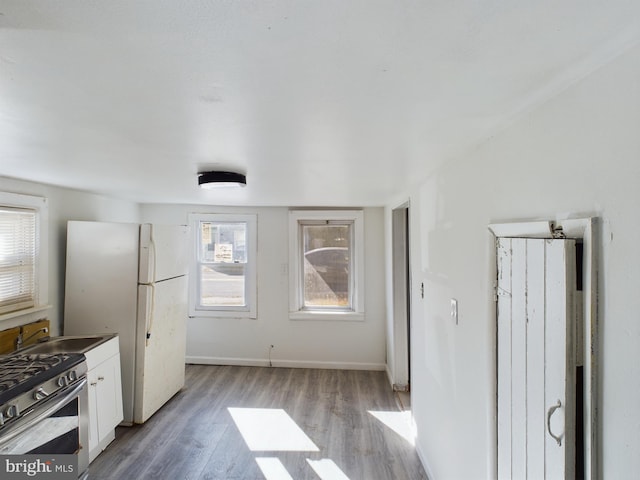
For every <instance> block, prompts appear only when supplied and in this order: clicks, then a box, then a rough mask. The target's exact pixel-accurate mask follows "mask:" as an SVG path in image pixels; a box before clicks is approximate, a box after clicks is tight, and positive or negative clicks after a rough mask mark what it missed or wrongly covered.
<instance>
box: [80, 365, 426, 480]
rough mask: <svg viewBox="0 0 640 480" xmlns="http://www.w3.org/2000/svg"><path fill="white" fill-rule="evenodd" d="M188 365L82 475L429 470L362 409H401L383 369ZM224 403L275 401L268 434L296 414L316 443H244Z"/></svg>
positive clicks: (355, 478)
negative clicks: (181, 383) (149, 413)
mask: <svg viewBox="0 0 640 480" xmlns="http://www.w3.org/2000/svg"><path fill="white" fill-rule="evenodd" d="M186 375H187V377H186V385H185V388H184V389H183V390H182V391H181V392H179V393H178V394H177V395H176V396H175V397H174V398H173V399H171V401H169V402H168V403H167V404H166V405H165V406H164V407H163V408H162V409H161V410H160V411H158V412H157V413H156V414H155V415H154V416H153V417H152V418H151V419H149V420H148V421H147V422H146V423H145V424H143V425H136V426H133V427H118V428H117V430H116V439H115V441H114V442H113V443H112V444H111V445H110V446H109V447H108V448H107V449H106V450H105V451H104V452H103V453H102V454H101V455H100V456H98V458H96V459H95V460H94V461H93V463H92V464H91V465H90V467H89V478H90V480H140V479H160V480H165V479H166V480H180V479H185V480H186V479H193V480H200V479H201V480H205V479H206V480H214V479H215V480H254V479H260V480H290V479H293V480H304V479H314V480H318V479H320V480H403V479H408V480H421V479H426V478H427V477H426V475H425V473H424V470H423V468H422V465H421V464H420V461H419V459H418V456H417V454H416V452H415V449H414V447H413V446H412V445H411V444H410V443H409V442H408V441H407V440H406V439H405V438H403V437H402V436H400V435H399V434H398V433H396V432H395V431H394V430H393V429H391V428H389V427H388V426H387V425H385V424H384V423H382V422H381V421H380V420H378V419H377V417H375V416H374V415H373V414H372V413H369V412H395V413H391V416H392V417H393V416H394V415H396V416H397V415H398V414H399V412H400V408H401V405H402V403H401V402H399V401H398V398H397V397H396V396H395V395H394V393H393V392H392V391H391V389H390V387H389V383H388V381H387V378H386V376H385V374H384V373H383V372H372V371H351V370H313V369H290V368H259V367H231V366H210V365H187V370H186ZM158 381H162V379H161V378H159V379H158ZM230 408H231V409H232V411H234V412H236V410H233V409H247V410H241V411H240V410H239V411H240V412H249V413H252V412H257V413H258V414H264V413H265V412H266V413H269V412H274V411H277V410H283V411H284V413H282V412H279V413H280V414H281V415H280V417H278V418H280V420H282V419H283V418H285V419H289V424H287V423H286V422H284V423H282V427H280V426H278V424H277V423H276V424H274V425H273V430H274V432H273V434H274V435H275V436H274V442H275V443H280V440H282V438H281V437H282V436H284V435H286V432H287V428H288V427H290V426H291V425H290V424H293V423H294V422H295V424H297V426H298V427H299V429H301V430H302V432H304V434H306V436H307V437H308V440H310V441H311V442H313V444H314V445H315V446H316V447H317V451H295V447H294V450H292V451H283V450H280V451H273V450H270V448H271V447H270V446H264V445H262V446H259V447H257V448H260V450H256V447H255V446H254V447H253V448H254V450H253V451H252V450H251V449H250V448H249V446H248V443H247V441H246V440H245V437H243V435H242V434H241V433H240V430H239V428H238V426H237V424H236V423H235V421H234V419H233V418H232V416H231V413H230V411H229V409H230ZM249 409H255V410H249ZM262 409H269V410H262ZM259 418H260V417H259ZM255 422H256V424H257V423H260V420H256V421H255ZM269 425H271V423H269ZM256 426H257V427H260V425H256ZM262 426H264V425H262ZM246 427H247V426H246V425H245V427H244V428H246ZM249 427H251V425H249ZM276 440H277V441H276ZM280 448H282V447H280ZM312 465H313V466H312ZM314 467H315V468H314ZM316 470H317V471H316ZM317 472H319V473H317Z"/></svg>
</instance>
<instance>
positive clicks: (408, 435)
mask: <svg viewBox="0 0 640 480" xmlns="http://www.w3.org/2000/svg"><path fill="white" fill-rule="evenodd" d="M369 413H370V414H371V415H373V416H374V417H375V418H377V419H378V420H380V421H381V422H382V423H383V424H385V425H386V426H387V427H389V428H390V429H391V430H393V431H394V432H396V433H397V434H398V435H400V436H401V437H402V438H404V439H405V440H406V441H407V442H409V444H410V445H413V446H415V437H416V436H415V429H414V427H413V418H412V417H411V411H410V410H405V411H404V412H375V411H372V410H369Z"/></svg>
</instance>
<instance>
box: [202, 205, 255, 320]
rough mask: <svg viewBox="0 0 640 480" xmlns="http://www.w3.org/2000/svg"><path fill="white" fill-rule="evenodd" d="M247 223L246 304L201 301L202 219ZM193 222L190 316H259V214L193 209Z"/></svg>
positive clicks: (203, 220)
mask: <svg viewBox="0 0 640 480" xmlns="http://www.w3.org/2000/svg"><path fill="white" fill-rule="evenodd" d="M201 222H213V223H216V222H219V223H244V224H246V228H247V237H246V253H247V262H246V263H245V285H244V286H245V305H237V306H236V305H217V306H203V305H200V304H199V303H200V265H201V262H199V259H198V252H199V248H200V243H199V242H200V223H201ZM189 225H190V226H191V231H192V232H193V234H192V237H193V243H192V255H191V275H190V281H189V317H228V318H252V319H255V318H257V284H256V274H257V268H256V267H257V251H258V248H257V215H255V214H233V213H192V214H189Z"/></svg>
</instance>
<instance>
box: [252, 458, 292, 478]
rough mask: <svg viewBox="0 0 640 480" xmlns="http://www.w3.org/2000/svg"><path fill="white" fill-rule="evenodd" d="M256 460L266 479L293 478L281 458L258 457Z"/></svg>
mask: <svg viewBox="0 0 640 480" xmlns="http://www.w3.org/2000/svg"><path fill="white" fill-rule="evenodd" d="M256 462H257V463H258V467H260V470H261V471H262V474H263V475H264V478H265V479H266V480H293V477H292V476H291V475H289V472H287V469H286V468H285V466H284V465H283V464H282V462H281V461H280V459H278V458H276V457H257V458H256Z"/></svg>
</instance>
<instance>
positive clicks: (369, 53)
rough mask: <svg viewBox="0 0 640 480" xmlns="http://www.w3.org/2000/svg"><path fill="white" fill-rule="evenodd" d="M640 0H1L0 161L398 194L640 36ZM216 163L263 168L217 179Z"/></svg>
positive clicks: (9, 165) (162, 183) (31, 173)
mask: <svg viewBox="0 0 640 480" xmlns="http://www.w3.org/2000/svg"><path fill="white" fill-rule="evenodd" d="M639 19H640V2H639V1H638V0H629V1H624V0H608V1H606V2H604V1H601V0H598V1H596V0H575V1H558V0H538V1H532V0H519V1H516V0H513V1H508V2H505V1H504V0H485V1H477V0H474V1H471V0H458V1H446V0H438V1H436V0H423V1H419V0H413V1H408V0H316V1H312V0H270V1H264V0H235V1H234V0H190V1H177V0H144V1H139V0H137V1H134V0H109V1H107V0H104V1H97V0H56V1H51V0H0V175H3V176H8V177H16V178H21V179H26V180H34V181H38V182H44V183H50V184H54V185H60V186H65V187H71V188H80V189H86V190H91V191H96V192H100V193H105V194H109V195H114V196H117V197H121V198H125V199H131V200H135V201H140V202H170V203H212V204H222V205H296V206H303V205H322V206H334V205H345V206H355V205H360V206H369V205H384V204H385V203H386V202H387V201H388V200H389V199H390V198H393V197H394V196H396V195H397V194H398V193H399V192H403V191H405V190H406V189H407V188H408V187H409V186H411V185H412V184H415V183H416V182H419V181H420V180H423V179H424V178H425V177H426V176H427V175H428V173H429V172H430V171H431V170H433V168H435V167H436V166H437V165H439V164H441V163H442V162H444V161H448V160H450V159H452V158H455V157H456V156H459V155H461V154H462V153H463V152H465V151H468V150H470V149H472V148H473V147H474V146H476V145H478V144H479V143H480V142H482V141H484V140H485V139H487V138H489V137H490V136H491V135H493V134H495V133H496V131H497V130H498V129H501V128H503V127H504V126H505V125H507V124H508V123H510V122H512V121H513V120H514V119H515V118H516V117H517V116H518V115H521V114H522V113H523V112H526V111H528V110H529V109H531V108H533V107H535V106H536V105H538V104H540V103H541V102H544V101H545V100H547V99H548V98H550V97H552V96H553V95H555V94H557V93H558V92H560V91H561V90H562V89H563V88H566V87H567V86H568V85H570V84H571V83H573V82H575V81H577V80H579V79H580V78H583V77H584V76H585V75H588V74H589V73H591V72H592V71H594V70H595V69H597V68H598V67H599V66H601V65H603V64H605V63H606V62H608V61H610V60H611V59H612V58H614V57H615V56H617V55H618V54H620V53H621V52H623V51H625V50H626V49H628V48H629V47H630V46H632V45H635V44H636V43H637V42H638V41H639V39H640V23H639ZM205 166H217V167H228V168H231V169H235V170H239V171H243V172H246V173H247V184H248V185H247V187H246V188H244V189H240V190H223V191H220V190H218V191H215V192H211V191H201V190H199V189H198V187H197V178H196V177H197V175H196V174H197V172H198V171H199V170H200V169H202V168H204V167H205Z"/></svg>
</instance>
